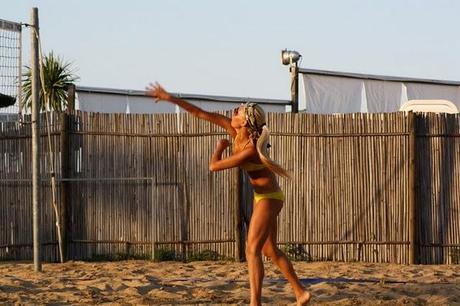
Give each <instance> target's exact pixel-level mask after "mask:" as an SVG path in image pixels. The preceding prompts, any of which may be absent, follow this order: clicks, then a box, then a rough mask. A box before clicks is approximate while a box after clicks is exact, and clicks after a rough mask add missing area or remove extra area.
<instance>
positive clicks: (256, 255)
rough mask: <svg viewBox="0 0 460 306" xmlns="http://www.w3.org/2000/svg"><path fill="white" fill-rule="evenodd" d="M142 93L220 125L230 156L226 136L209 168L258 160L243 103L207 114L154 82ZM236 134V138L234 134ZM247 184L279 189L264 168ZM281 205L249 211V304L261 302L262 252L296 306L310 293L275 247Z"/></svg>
mask: <svg viewBox="0 0 460 306" xmlns="http://www.w3.org/2000/svg"><path fill="white" fill-rule="evenodd" d="M146 90H147V91H146V95H147V96H151V97H153V98H155V102H158V101H168V102H170V103H173V104H175V105H178V106H179V107H181V108H183V109H185V110H186V111H187V112H189V113H191V114H192V115H194V116H195V117H198V118H200V119H203V120H206V121H209V122H212V123H214V124H216V125H218V126H220V127H222V128H224V129H225V130H226V131H227V132H228V134H229V135H230V136H231V137H232V139H233V141H234V142H235V143H234V146H233V152H232V155H231V156H229V157H227V158H225V159H222V153H223V152H224V150H225V149H227V148H228V147H229V146H230V142H229V141H228V140H227V139H221V140H219V142H218V143H217V145H216V148H215V150H214V153H213V154H212V158H211V161H210V164H209V169H210V170H211V171H221V170H225V169H230V168H234V167H239V166H241V165H242V164H244V163H246V162H251V163H259V164H260V163H261V161H260V158H259V154H258V152H257V149H256V146H255V143H254V142H253V141H252V139H251V138H250V137H249V135H250V133H249V130H248V125H247V122H246V116H245V109H244V108H245V106H244V105H241V106H240V107H238V108H236V109H235V110H234V111H233V115H232V118H231V119H230V118H228V117H226V116H223V115H220V114H216V113H210V112H206V111H204V110H202V109H201V108H199V107H196V106H194V105H192V104H190V103H188V102H186V101H184V100H182V99H179V98H177V97H174V96H173V95H171V94H169V93H168V92H167V91H166V90H164V89H163V88H162V87H161V86H160V85H159V84H158V83H156V84H150V85H149V86H148V87H147V88H146ZM237 135H238V138H237V137H236V136H237ZM248 176H249V178H250V183H251V185H252V186H253V188H254V191H255V192H257V193H271V192H276V191H279V190H280V187H279V185H278V182H277V180H276V177H275V174H274V173H273V172H272V171H270V170H269V169H268V168H264V169H261V170H256V171H250V172H248ZM282 207H283V201H280V200H274V199H262V200H260V201H258V202H257V203H254V208H253V213H252V217H251V222H250V226H249V232H248V240H247V244H246V258H247V261H248V270H249V282H250V287H251V305H261V295H262V280H263V277H264V267H263V261H262V254H263V255H265V256H267V257H269V258H270V259H271V260H272V261H273V263H275V265H277V266H278V268H279V269H280V270H281V272H282V273H283V275H284V276H285V277H286V279H287V280H288V281H289V283H290V284H291V285H292V288H293V290H294V293H295V296H296V299H297V305H306V304H307V303H308V302H309V301H310V297H311V296H310V293H309V292H308V291H306V290H305V288H304V287H303V285H302V284H301V283H300V281H299V279H298V278H297V275H296V274H295V272H294V269H293V267H292V264H291V262H290V261H289V259H288V258H287V257H286V255H285V254H284V253H283V252H282V251H281V250H280V249H279V248H278V247H277V245H276V241H277V240H276V239H277V222H276V220H277V216H278V214H279V212H280V211H281V208H282Z"/></svg>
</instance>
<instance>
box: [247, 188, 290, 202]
mask: <svg viewBox="0 0 460 306" xmlns="http://www.w3.org/2000/svg"><path fill="white" fill-rule="evenodd" d="M263 199H272V200H280V201H284V193H283V192H282V191H275V192H270V193H257V192H254V201H255V202H256V203H257V202H259V201H260V200H263Z"/></svg>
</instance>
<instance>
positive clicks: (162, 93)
mask: <svg viewBox="0 0 460 306" xmlns="http://www.w3.org/2000/svg"><path fill="white" fill-rule="evenodd" d="M145 90H146V93H145V95H146V96H150V97H154V98H155V102H158V101H160V100H164V101H169V99H171V95H170V94H169V92H167V91H166V90H165V89H164V88H163V87H161V85H160V84H158V82H155V84H153V83H150V84H149V85H148V86H147V87H145Z"/></svg>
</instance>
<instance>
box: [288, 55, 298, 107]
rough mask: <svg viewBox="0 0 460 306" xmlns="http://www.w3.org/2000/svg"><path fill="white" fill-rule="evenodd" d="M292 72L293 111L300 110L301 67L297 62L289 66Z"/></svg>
mask: <svg viewBox="0 0 460 306" xmlns="http://www.w3.org/2000/svg"><path fill="white" fill-rule="evenodd" d="M289 70H290V72H291V103H292V104H291V105H292V109H291V111H292V112H293V113H298V112H299V67H298V66H297V63H291V65H290V66H289Z"/></svg>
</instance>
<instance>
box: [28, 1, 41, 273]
mask: <svg viewBox="0 0 460 306" xmlns="http://www.w3.org/2000/svg"><path fill="white" fill-rule="evenodd" d="M30 23H31V25H32V29H31V31H30V35H31V50H30V54H31V58H30V66H31V76H32V224H33V254H34V270H35V272H40V271H41V270H42V264H41V250H40V249H41V246H40V224H39V222H40V211H39V207H40V189H41V186H40V184H41V183H40V142H39V141H40V136H39V128H40V121H39V119H40V118H39V112H40V82H39V78H40V74H39V61H38V56H39V53H38V39H37V36H38V33H39V25H38V9H37V8H36V7H34V8H32V13H31V16H30Z"/></svg>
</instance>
